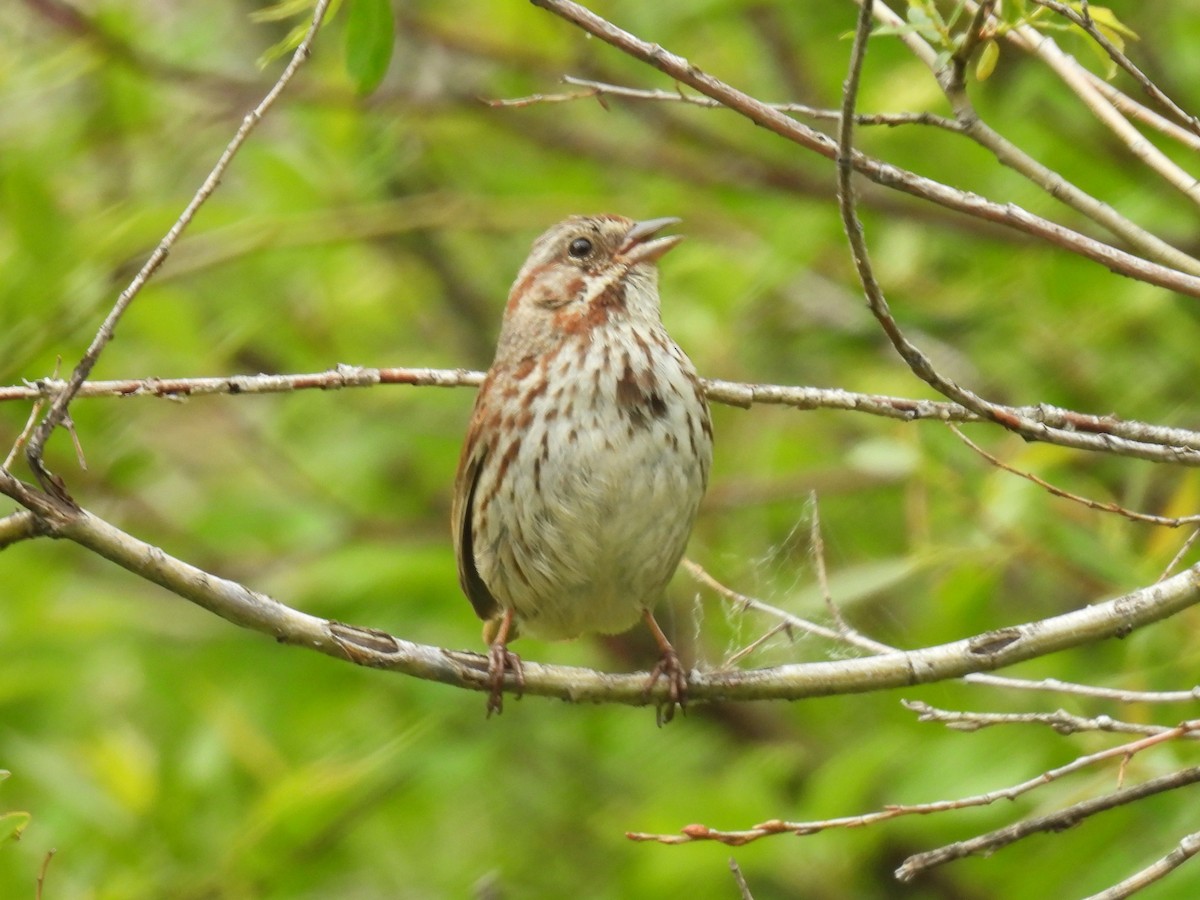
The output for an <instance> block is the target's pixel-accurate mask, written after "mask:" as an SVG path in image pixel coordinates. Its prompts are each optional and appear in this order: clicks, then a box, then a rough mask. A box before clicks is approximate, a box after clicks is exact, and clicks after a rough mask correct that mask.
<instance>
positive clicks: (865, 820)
mask: <svg viewBox="0 0 1200 900" xmlns="http://www.w3.org/2000/svg"><path fill="white" fill-rule="evenodd" d="M1197 727H1200V722H1188V723H1184V725H1181V726H1179V727H1178V728H1172V729H1169V730H1168V731H1166V732H1164V733H1162V734H1156V735H1154V736H1152V737H1146V738H1141V739H1140V740H1136V741H1130V742H1129V743H1125V744H1120V745H1118V746H1116V747H1109V748H1108V749H1106V750H1100V751H1098V752H1096V753H1091V754H1088V755H1086V756H1080V757H1078V758H1077V759H1074V760H1072V761H1071V762H1069V763H1067V764H1066V765H1063V766H1059V767H1058V768H1055V769H1050V770H1049V771H1046V772H1043V773H1042V774H1040V775H1038V776H1036V777H1034V778H1030V779H1028V780H1026V781H1022V782H1020V783H1018V784H1014V785H1011V786H1009V787H1006V788H998V789H996V790H994V791H988V792H986V793H983V794H975V795H972V796H969V797H960V798H959V799H957V800H936V801H933V802H930V803H914V804H904V805H901V804H889V805H888V806H885V807H884V808H883V809H880V810H876V811H874V812H869V813H863V814H862V815H857V816H840V817H838V818H834V819H823V820H818V821H810V822H785V821H783V820H781V819H772V820H770V821H768V822H762V823H760V824H758V825H754V826H753V827H751V828H747V829H743V830H740V831H721V830H719V829H715V828H709V827H708V826H707V825H689V826H687V827H686V828H684V829H683V830H682V831H681V833H680V834H653V833H647V832H628V833H626V835H625V836H626V837H628V838H629V839H630V840H635V841H655V842H657V843H660V844H688V843H691V842H693V841H717V842H719V843H722V844H726V845H728V846H731V847H740V846H743V845H745V844H749V843H750V842H752V841H757V840H759V839H761V838H765V837H772V836H774V835H780V834H791V835H795V836H796V837H807V836H809V835H812V834H818V833H819V832H822V831H828V830H830V829H834V828H863V827H866V826H869V825H874V824H876V823H878V822H885V821H887V820H889V819H897V818H901V817H903V816H928V815H933V814H936V813H943V812H950V811H952V810H958V809H970V808H972V807H981V806H989V805H991V804H993V803H995V802H996V801H997V800H1009V801H1012V800H1015V799H1016V798H1018V797H1020V796H1021V795H1023V794H1027V793H1029V792H1030V791H1034V790H1036V789H1037V788H1040V787H1044V786H1045V785H1047V784H1052V783H1053V782H1055V781H1059V780H1061V779H1062V778H1064V777H1066V776H1067V775H1071V774H1073V773H1075V772H1078V771H1080V770H1082V769H1085V768H1087V767H1088V766H1094V765H1096V764H1097V763H1101V762H1105V761H1108V760H1113V759H1120V760H1122V761H1127V760H1128V759H1130V758H1132V757H1133V756H1135V755H1136V754H1138V753H1140V752H1142V751H1143V750H1146V749H1149V748H1150V747H1154V746H1157V745H1158V744H1162V743H1165V742H1166V741H1170V740H1175V739H1176V738H1178V737H1182V736H1184V735H1188V734H1191V733H1192V732H1193V731H1194V730H1195V728H1197Z"/></svg>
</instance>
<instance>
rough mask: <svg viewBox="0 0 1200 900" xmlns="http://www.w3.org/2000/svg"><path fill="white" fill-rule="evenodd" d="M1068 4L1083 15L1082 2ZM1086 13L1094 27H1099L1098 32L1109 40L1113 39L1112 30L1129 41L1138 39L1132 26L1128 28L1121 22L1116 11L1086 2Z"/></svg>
mask: <svg viewBox="0 0 1200 900" xmlns="http://www.w3.org/2000/svg"><path fill="white" fill-rule="evenodd" d="M1070 6H1071V7H1072V8H1073V9H1074V10H1075V11H1076V12H1077V13H1079V14H1080V15H1083V4H1081V3H1072V4H1070ZM1088 15H1089V16H1090V17H1091V20H1092V21H1093V22H1094V23H1095V24H1096V28H1097V29H1099V30H1100V32H1101V33H1103V34H1104V36H1105V37H1107V38H1108V39H1109V40H1110V41H1113V38H1112V34H1111V33H1112V32H1116V33H1117V34H1119V35H1121V36H1122V37H1127V38H1129V40H1131V41H1136V40H1137V39H1138V34H1137V32H1136V31H1134V30H1133V29H1132V28H1130V27H1129V26H1128V25H1126V24H1125V23H1124V22H1122V21H1121V20H1120V19H1118V18H1117V15H1116V13H1114V12H1113V11H1112V10H1111V9H1109V8H1108V7H1107V6H1092V5H1091V4H1090V3H1089V4H1088ZM1113 43H1114V44H1116V43H1117V41H1113Z"/></svg>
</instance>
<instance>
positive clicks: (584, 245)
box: [567, 237, 592, 259]
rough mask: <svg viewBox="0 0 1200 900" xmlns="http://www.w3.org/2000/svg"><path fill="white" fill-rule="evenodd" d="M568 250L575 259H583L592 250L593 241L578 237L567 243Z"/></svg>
mask: <svg viewBox="0 0 1200 900" xmlns="http://www.w3.org/2000/svg"><path fill="white" fill-rule="evenodd" d="M567 252H568V253H569V254H571V256H572V257H574V258H575V259H583V258H584V257H585V256H587V255H588V254H589V253H591V252H592V242H591V241H589V240H588V239H587V238H585V237H577V238H575V240H573V241H571V243H570V244H568V245H567Z"/></svg>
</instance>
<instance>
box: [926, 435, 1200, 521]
mask: <svg viewBox="0 0 1200 900" xmlns="http://www.w3.org/2000/svg"><path fill="white" fill-rule="evenodd" d="M947 427H948V428H949V429H950V430H951V431H952V432H954V435H955V437H957V438H958V439H959V440H960V441H962V442H963V443H964V444H966V445H967V446H968V447H970V448H971V449H972V450H974V451H975V452H976V453H978V454H979V455H980V456H982V457H983V458H984V459H986V460H987V461H988V462H989V463H991V464H992V465H993V466H995V467H996V468H997V469H1003V470H1004V471H1005V472H1011V473H1012V474H1013V475H1016V476H1018V477H1020V478H1024V479H1025V480H1027V481H1032V482H1033V483H1034V484H1036V485H1037V486H1038V487H1040V488H1042V489H1043V490H1045V491H1047V492H1048V493H1050V494H1053V495H1054V496H1055V497H1061V498H1062V499H1064V500H1070V501H1071V502H1073V503H1078V504H1080V505H1081V506H1086V507H1087V508H1088V509H1095V510H1098V511H1100V512H1109V513H1115V514H1117V515H1119V516H1124V517H1125V518H1126V519H1130V520H1131V521H1134V522H1146V523H1148V524H1150V525H1163V526H1165V527H1167V528H1179V527H1181V526H1183V525H1195V524H1196V523H1197V522H1200V515H1194V516H1179V517H1171V516H1155V515H1151V514H1149V513H1140V512H1136V511H1134V510H1132V509H1126V508H1125V507H1124V506H1120V505H1118V504H1116V503H1104V502H1101V501H1099V500H1092V499H1090V498H1088V497H1081V496H1080V495H1079V494H1072V493H1071V492H1070V491H1064V490H1063V489H1062V488H1059V487H1055V486H1054V485H1052V484H1051V483H1050V482H1048V481H1046V480H1044V479H1042V478H1039V477H1038V476H1036V475H1034V474H1033V473H1032V472H1025V471H1022V470H1021V469H1018V468H1016V467H1014V466H1010V465H1009V464H1008V463H1006V462H1003V461H1002V460H1000V459H998V458H996V457H995V456H993V455H992V454H990V453H988V452H987V451H986V450H984V449H983V448H982V447H980V446H979V445H978V444H976V443H975V442H974V441H972V440H971V439H970V438H969V437H967V436H966V435H965V434H963V433H962V430H961V429H959V428H957V427H955V426H954V425H953V424H951V423H947Z"/></svg>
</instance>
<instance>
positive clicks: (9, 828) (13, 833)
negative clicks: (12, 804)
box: [0, 812, 33, 842]
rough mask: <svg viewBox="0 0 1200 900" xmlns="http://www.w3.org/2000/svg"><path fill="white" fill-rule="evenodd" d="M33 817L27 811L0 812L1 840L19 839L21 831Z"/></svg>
mask: <svg viewBox="0 0 1200 900" xmlns="http://www.w3.org/2000/svg"><path fill="white" fill-rule="evenodd" d="M31 818H33V817H32V816H31V815H29V813H27V812H10V813H3V814H0V842H2V841H8V840H13V841H19V840H20V839H21V832H23V831H24V830H25V826H27V825H28V824H29V820H30V819H31Z"/></svg>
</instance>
